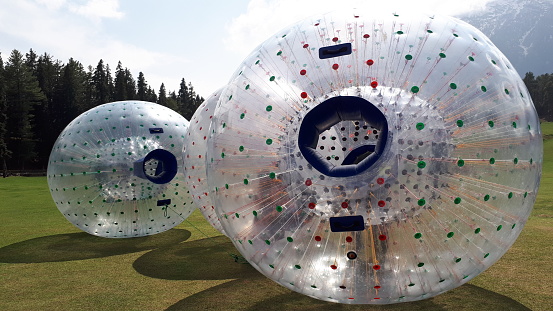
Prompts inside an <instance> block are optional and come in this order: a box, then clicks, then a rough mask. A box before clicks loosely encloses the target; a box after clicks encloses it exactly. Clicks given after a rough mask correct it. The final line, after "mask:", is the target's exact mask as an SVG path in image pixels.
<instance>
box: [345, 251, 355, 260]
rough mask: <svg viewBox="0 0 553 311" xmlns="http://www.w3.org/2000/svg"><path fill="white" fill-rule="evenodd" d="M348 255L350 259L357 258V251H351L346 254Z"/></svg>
mask: <svg viewBox="0 0 553 311" xmlns="http://www.w3.org/2000/svg"><path fill="white" fill-rule="evenodd" d="M346 257H348V259H350V260H354V259H356V258H357V253H356V252H354V251H350V252H348V253H347V254H346Z"/></svg>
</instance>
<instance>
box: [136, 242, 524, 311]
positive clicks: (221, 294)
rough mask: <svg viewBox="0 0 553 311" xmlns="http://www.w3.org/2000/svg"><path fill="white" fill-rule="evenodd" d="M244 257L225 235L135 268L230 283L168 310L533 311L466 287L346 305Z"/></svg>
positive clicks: (149, 258) (151, 257) (145, 259)
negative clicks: (298, 287)
mask: <svg viewBox="0 0 553 311" xmlns="http://www.w3.org/2000/svg"><path fill="white" fill-rule="evenodd" d="M232 253H234V254H238V251H237V250H236V249H235V248H234V245H232V243H231V242H230V240H228V239H227V238H226V237H224V236H219V237H215V238H210V239H202V240H196V241H191V242H186V243H180V244H178V245H170V246H167V247H163V248H158V249H155V250H153V251H151V252H148V253H146V254H144V255H142V256H141V257H140V258H138V259H137V260H136V261H135V262H134V264H133V267H134V269H135V270H136V271H137V272H139V273H141V274H143V275H145V276H149V277H153V278H160V279H169V280H225V279H234V280H231V281H229V282H227V283H223V284H221V285H217V286H214V287H211V288H209V289H207V290H204V291H201V292H199V293H197V294H194V295H192V296H189V297H187V298H185V299H183V300H181V301H179V302H178V303H176V304H174V305H173V306H171V307H169V308H168V309H167V310H168V311H177V310H187V311H191V310H202V311H204V310H251V311H254V310H255V311H257V310H278V311H282V310H302V311H305V310H397V311H401V310H415V311H417V310H425V311H427V310H437V311H439V310H455V311H460V310H471V311H472V310H483V309H486V310H512V311H523V310H524V311H528V310H530V309H528V308H527V307H525V306H524V305H522V304H520V303H519V302H517V301H515V300H513V299H511V298H509V297H506V296H504V295H501V294H498V293H495V292H492V291H489V290H487V289H483V288H481V287H478V286H474V285H471V284H465V285H463V286H461V287H458V288H456V289H454V290H451V291H449V292H446V293H444V294H442V295H439V296H437V297H434V298H430V299H426V300H422V301H417V302H410V303H401V304H393V305H385V306H384V305H381V306H379V305H345V304H336V303H331V302H325V301H321V300H317V299H313V298H310V297H307V296H305V295H302V294H299V293H296V292H293V291H290V290H288V289H287V288H285V287H283V286H280V285H279V284H277V283H275V282H274V281H272V280H270V279H268V278H266V277H265V276H263V275H262V274H261V273H259V272H258V271H257V270H255V269H254V268H253V267H252V266H250V265H249V264H240V263H236V262H234V260H233V258H232V256H231V255H230V254H232Z"/></svg>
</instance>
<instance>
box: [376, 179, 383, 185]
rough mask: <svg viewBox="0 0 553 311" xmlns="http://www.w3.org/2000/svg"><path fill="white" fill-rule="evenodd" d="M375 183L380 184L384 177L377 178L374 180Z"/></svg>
mask: <svg viewBox="0 0 553 311" xmlns="http://www.w3.org/2000/svg"><path fill="white" fill-rule="evenodd" d="M376 183H377V184H379V185H382V184H383V183H384V178H378V179H377V180H376Z"/></svg>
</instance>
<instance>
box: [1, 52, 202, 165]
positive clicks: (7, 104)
mask: <svg viewBox="0 0 553 311" xmlns="http://www.w3.org/2000/svg"><path fill="white" fill-rule="evenodd" d="M128 99H136V100H144V101H149V102H155V103H158V104H160V105H164V106H166V107H169V108H171V109H173V110H175V111H177V112H179V113H180V114H182V115H183V116H184V117H185V118H186V119H188V120H190V118H191V117H192V115H193V114H194V111H196V108H197V107H198V106H199V105H200V104H201V103H202V102H203V101H204V99H203V98H202V97H201V96H200V95H199V94H196V93H195V91H194V87H193V86H192V84H191V83H188V84H187V83H186V81H185V80H184V79H182V80H181V83H180V88H179V90H178V92H174V91H169V92H167V90H166V89H165V85H164V84H163V83H162V84H161V87H160V88H159V91H158V92H157V93H156V91H154V90H153V89H152V88H151V87H150V86H149V85H148V83H147V82H146V79H145V77H144V74H143V73H142V72H140V73H139V74H138V80H135V79H134V78H133V76H132V74H131V72H130V70H129V69H128V68H123V66H122V64H121V62H119V63H118V64H117V68H116V69H115V73H114V74H113V75H112V72H111V69H110V67H109V65H108V64H104V62H103V61H102V60H100V61H99V62H98V65H97V66H96V67H92V66H88V68H85V67H84V66H83V65H82V64H81V63H80V62H79V61H76V60H75V59H73V58H70V59H69V61H68V62H67V63H66V64H63V63H62V62H61V61H59V60H56V59H54V58H53V57H52V56H51V55H49V54H47V53H45V54H43V55H40V56H39V55H37V54H36V53H35V52H34V51H33V50H32V49H31V50H30V51H29V52H28V53H26V54H25V55H23V54H22V53H21V52H19V51H18V50H13V51H12V52H11V54H10V56H9V58H8V59H7V60H6V62H4V61H3V60H2V55H1V54H0V170H6V168H9V169H11V170H25V169H45V168H46V166H47V163H48V157H49V155H50V150H51V149H52V146H53V145H54V142H55V140H56V138H57V137H58V135H59V134H60V133H61V131H62V130H63V129H64V128H65V127H66V126H67V124H69V122H71V121H72V120H73V119H74V118H76V117H77V116H78V115H79V114H81V113H82V112H84V111H87V110H89V109H91V108H93V107H96V106H98V105H101V104H105V103H108V102H113V101H118V100H128Z"/></svg>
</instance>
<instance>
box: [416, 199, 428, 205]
mask: <svg viewBox="0 0 553 311" xmlns="http://www.w3.org/2000/svg"><path fill="white" fill-rule="evenodd" d="M417 204H418V205H419V206H423V205H424V204H426V200H425V199H419V200H418V201H417Z"/></svg>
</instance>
